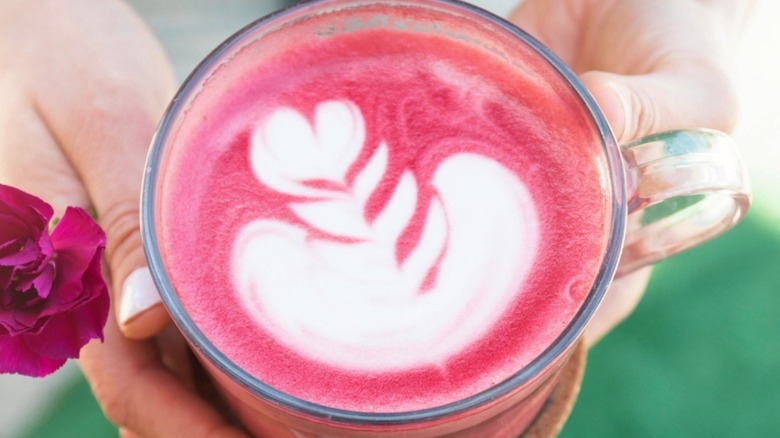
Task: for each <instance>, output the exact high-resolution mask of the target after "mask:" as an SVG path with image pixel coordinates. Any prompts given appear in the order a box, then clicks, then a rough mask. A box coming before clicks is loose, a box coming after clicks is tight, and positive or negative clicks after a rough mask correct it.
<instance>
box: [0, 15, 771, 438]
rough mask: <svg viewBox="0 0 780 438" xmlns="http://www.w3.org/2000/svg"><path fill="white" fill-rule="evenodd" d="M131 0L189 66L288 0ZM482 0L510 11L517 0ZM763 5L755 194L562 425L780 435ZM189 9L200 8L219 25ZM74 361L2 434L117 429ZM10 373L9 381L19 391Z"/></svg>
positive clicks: (744, 78)
mask: <svg viewBox="0 0 780 438" xmlns="http://www.w3.org/2000/svg"><path fill="white" fill-rule="evenodd" d="M131 3H133V4H134V5H135V6H136V7H137V8H138V9H139V11H140V12H141V13H142V14H143V15H145V17H146V18H147V19H148V20H149V22H150V24H151V25H152V27H154V28H155V31H156V32H157V33H158V34H159V35H160V37H161V39H162V41H163V44H164V45H165V46H166V49H168V51H169V52H170V53H171V56H172V59H173V61H174V64H175V66H176V69H177V73H178V75H179V77H180V78H183V77H184V75H186V73H187V72H188V71H189V70H190V69H191V68H192V66H194V64H195V62H197V60H198V59H200V58H201V57H202V56H203V55H204V54H205V53H206V52H207V51H208V49H209V48H211V47H213V46H214V45H216V43H217V42H219V41H220V40H222V39H223V38H224V37H226V36H227V35H229V34H230V33H231V32H232V31H233V30H235V29H237V28H239V27H240V26H241V25H243V24H245V22H246V21H247V20H248V17H252V16H260V15H262V14H263V13H264V12H265V11H267V10H269V9H273V8H276V7H278V6H279V4H280V3H281V0H280V1H276V2H275V1H271V0H268V1H262V2H255V3H252V2H248V1H243V0H225V1H224V2H212V1H209V0H167V1H165V2H157V1H154V0H131ZM475 3H481V4H482V5H483V6H486V7H488V8H489V9H492V10H494V11H495V12H497V13H499V14H505V13H506V12H507V11H508V10H509V7H510V6H511V5H512V4H514V3H515V1H514V0H495V1H491V0H482V1H477V2H475ZM163 4H165V5H166V6H164V7H163V6H161V5H163ZM247 5H250V6H247ZM163 8H167V9H165V10H163ZM250 9H251V10H250ZM758 9H759V10H758V11H757V13H756V17H755V21H756V23H755V24H754V25H753V26H752V28H751V29H750V31H749V32H748V35H747V36H746V42H745V44H744V47H743V50H742V55H741V58H740V59H741V60H742V64H744V65H743V66H742V70H741V72H740V73H741V76H740V84H741V86H742V90H743V91H744V93H743V94H744V96H743V97H744V101H745V109H744V114H745V115H744V118H743V121H742V122H741V123H740V126H739V127H738V130H737V132H736V133H735V137H736V138H737V140H738V142H739V143H740V144H741V145H743V150H744V151H745V153H746V156H747V158H748V161H749V164H750V167H751V174H752V175H753V179H754V185H755V189H756V190H755V192H756V199H755V207H754V209H753V211H752V212H751V213H750V214H749V215H748V217H747V219H746V220H745V221H743V222H742V223H741V224H740V225H739V226H737V227H736V228H735V229H734V230H732V231H731V232H729V233H727V234H726V235H724V236H722V237H720V238H718V239H716V240H714V241H712V242H710V243H707V244H705V245H703V246H701V247H699V248H696V249H694V250H691V251H689V252H687V253H685V254H682V255H679V256H677V257H674V258H673V259H671V260H669V261H666V262H663V263H661V264H659V265H658V267H657V268H656V270H655V271H654V274H653V278H652V280H651V284H650V287H649V289H648V291H647V293H646V295H645V297H644V298H643V301H642V302H641V303H640V305H639V307H638V308H637V310H636V311H635V312H634V314H633V315H632V316H631V317H630V318H629V319H628V320H627V321H626V322H625V323H623V324H622V325H620V326H619V327H618V328H617V329H616V330H614V331H613V332H612V333H610V334H609V335H608V336H607V337H606V338H605V339H604V340H603V341H602V342H600V343H599V344H597V345H596V346H595V347H594V348H593V349H592V350H591V351H590V352H589V356H588V364H587V368H586V373H585V379H584V383H583V387H582V392H581V394H580V397H579V400H578V402H577V404H576V406H575V408H574V411H573V413H572V415H571V418H570V420H569V422H568V423H567V425H566V426H565V428H564V430H563V432H562V436H563V437H656V436H657V437H669V436H674V437H676V436H685V437H689V436H691V437H709V436H717V437H721V436H739V437H774V436H780V395H779V394H780V378H779V376H778V374H780V176H779V175H780V111H778V110H777V109H776V108H775V105H776V102H778V101H780V86H778V85H777V84H776V82H777V81H776V78H777V77H778V75H780V65H779V64H778V61H776V59H777V53H778V51H777V46H778V40H780V27H778V26H776V24H774V20H773V19H772V18H771V17H776V16H780V2H773V1H772V0H760V1H759V6H758ZM184 11H190V13H192V11H200V14H199V15H201V16H207V17H209V21H208V23H209V25H208V27H203V26H204V21H203V20H204V19H202V18H201V19H200V21H198V20H197V19H195V18H192V17H190V18H187V14H186V13H185V12H184ZM203 11H206V12H205V13H203ZM171 17H176V18H175V19H171ZM182 17H184V18H182ZM68 373H69V374H68ZM64 374H67V375H66V376H65V377H63V378H60V379H59V380H60V383H57V384H56V385H53V386H56V388H53V389H51V390H50V391H48V393H47V394H46V396H45V397H43V399H42V400H43V401H42V402H41V403H40V404H39V405H38V406H37V407H35V408H34V409H32V410H30V409H29V408H26V409H27V410H28V411H31V412H26V415H27V416H28V417H29V418H26V419H25V421H17V422H15V423H21V424H22V425H23V426H22V431H21V432H20V431H19V429H18V428H19V425H18V424H17V425H16V426H15V428H14V429H13V432H10V433H11V434H7V433H4V432H5V430H6V429H4V426H6V425H5V424H2V420H0V438H7V437H12V438H27V437H35V438H48V437H85V438H89V437H96V438H98V437H99V438H105V437H113V436H117V430H116V429H115V428H114V427H113V426H112V425H111V424H109V423H108V422H107V421H106V420H105V418H104V417H103V415H102V413H101V411H100V409H99V408H98V407H97V405H96V404H95V401H94V398H93V397H92V395H91V393H90V391H89V388H88V386H87V384H86V382H85V381H84V379H83V377H81V375H80V374H78V372H77V371H75V368H73V367H71V368H70V371H67V370H66V372H65V373H64ZM53 380H57V379H56V378H55V379H53ZM3 382H4V381H3V380H2V379H0V392H2V391H6V392H7V391H20V389H19V388H20V384H16V385H15V386H9V385H8V384H4V383H3ZM17 383H18V382H17ZM31 383H32V382H31ZM36 384H37V383H36ZM24 385H25V383H22V384H21V387H22V388H24ZM7 387H11V388H12V389H11V390H8V389H6V388H7ZM30 387H32V384H30ZM22 390H23V389H22ZM0 395H2V396H3V397H0V400H2V401H3V406H2V407H0V414H2V411H3V410H6V411H8V410H10V409H12V408H13V407H14V406H12V403H10V402H9V401H13V400H14V394H8V393H5V394H3V393H0ZM22 395H24V394H22V393H19V396H20V398H19V400H20V403H21V399H22V398H23V397H21V396H22ZM28 405H29V401H25V406H28ZM0 418H3V417H2V415H0ZM24 425H26V426H24Z"/></svg>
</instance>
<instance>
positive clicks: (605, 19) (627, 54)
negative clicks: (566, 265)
mask: <svg viewBox="0 0 780 438" xmlns="http://www.w3.org/2000/svg"><path fill="white" fill-rule="evenodd" d="M751 6H752V1H750V0H744V1H740V0H710V1H702V0H655V1H646V0H526V1H525V2H524V3H523V4H521V5H520V6H519V7H518V8H517V9H516V10H515V11H514V12H513V13H512V14H511V18H510V20H511V21H512V22H514V23H515V24H517V25H518V26H520V27H521V28H523V29H524V30H526V31H528V32H529V33H530V34H531V35H533V36H534V37H536V38H537V39H539V40H540V41H541V42H542V43H544V44H545V45H547V46H548V47H549V48H550V49H552V51H553V52H554V53H555V54H556V55H558V56H559V57H560V58H562V59H563V61H564V62H565V63H567V64H568V65H569V66H570V67H571V68H572V69H573V70H574V71H575V73H577V74H578V75H579V76H580V78H581V79H582V81H583V83H584V84H585V86H586V87H587V88H588V89H589V91H590V92H591V94H592V95H593V97H594V98H595V99H596V101H597V102H598V104H599V106H600V107H601V109H602V111H603V112H604V115H605V116H606V117H607V120H608V121H609V122H610V125H611V127H612V130H613V132H614V133H615V136H616V138H617V140H618V142H619V143H621V144H624V143H627V142H629V141H632V140H636V139H638V138H640V137H643V136H646V135H648V134H652V133H657V132H661V131H666V130H671V129H679V128H692V127H704V128H714V129H718V130H721V131H724V132H730V131H731V130H732V129H733V128H734V125H735V123H736V120H737V116H738V99H737V94H736V90H735V86H734V82H733V81H732V79H731V75H732V72H731V70H732V66H733V65H734V58H735V55H736V44H737V42H738V39H739V38H738V37H739V34H740V32H741V30H742V28H743V27H744V24H745V20H746V18H747V16H748V15H749V12H750V9H751ZM649 275H650V270H649V269H643V270H640V271H638V272H635V273H633V274H630V275H626V276H624V277H621V278H619V279H616V280H615V281H614V282H613V284H612V286H611V288H610V290H609V291H608V293H607V295H606V297H605V299H604V301H603V303H602V305H601V307H600V308H599V309H598V311H597V312H596V314H595V315H594V318H593V320H592V321H591V323H590V324H589V326H588V327H587V328H586V332H585V341H586V343H588V344H592V343H594V342H596V341H597V340H598V339H600V338H601V337H602V336H603V335H604V334H606V333H607V332H609V331H610V330H611V329H612V328H613V327H614V326H615V325H617V324H618V323H619V322H620V321H622V320H623V319H625V318H626V317H627V316H628V315H629V314H630V313H631V312H632V311H633V309H634V308H635V307H636V305H637V303H638V302H639V300H640V298H641V296H642V294H643V292H644V290H645V288H646V287H647V282H648V279H649Z"/></svg>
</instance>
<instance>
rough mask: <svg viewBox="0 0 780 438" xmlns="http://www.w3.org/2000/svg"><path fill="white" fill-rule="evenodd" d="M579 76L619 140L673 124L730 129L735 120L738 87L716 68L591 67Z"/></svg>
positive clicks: (638, 136)
mask: <svg viewBox="0 0 780 438" xmlns="http://www.w3.org/2000/svg"><path fill="white" fill-rule="evenodd" d="M580 78H581V80H582V82H583V84H584V85H585V87H586V88H587V89H588V90H589V91H590V92H591V94H592V95H593V97H594V99H595V100H596V102H597V103H598V105H599V107H600V108H601V110H602V111H603V113H604V115H605V116H606V118H607V121H609V123H610V125H611V127H612V131H613V132H614V134H615V137H616V139H617V141H618V142H619V143H621V144H624V143H627V142H630V141H633V140H636V139H638V138H640V137H644V136H647V135H650V134H655V133H658V132H663V131H668V130H672V129H685V128H712V129H718V130H721V131H724V132H730V131H731V130H732V129H733V128H734V125H735V124H736V119H737V114H738V106H739V105H738V99H737V95H736V91H735V90H734V88H733V85H732V81H731V80H730V79H729V78H728V76H727V74H726V73H725V72H724V71H722V70H720V69H718V68H710V67H704V66H691V65H687V66H684V65H679V66H675V67H674V68H669V69H664V70H659V71H655V72H651V73H648V74H643V75H633V76H624V75H618V74H614V73H606V72H600V71H591V72H587V73H584V74H582V75H581V76H580Z"/></svg>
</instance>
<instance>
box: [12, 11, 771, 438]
mask: <svg viewBox="0 0 780 438" xmlns="http://www.w3.org/2000/svg"><path fill="white" fill-rule="evenodd" d="M132 3H134V4H136V6H137V7H138V9H139V10H140V11H141V12H142V13H143V14H144V15H145V16H147V18H148V21H149V23H150V24H151V25H152V27H153V28H154V29H155V31H156V32H158V34H159V35H160V37H161V39H162V40H163V43H164V45H165V46H166V49H167V50H168V51H169V53H171V56H172V59H173V61H174V63H175V66H176V71H177V76H178V77H179V78H183V77H184V76H185V75H186V73H187V72H188V71H189V70H190V69H191V68H192V67H194V65H195V64H196V63H197V61H198V60H199V59H200V58H201V57H202V56H204V55H205V54H206V53H208V51H209V50H210V49H211V48H213V46H215V45H216V44H217V43H218V42H219V41H221V40H222V39H224V38H225V37H227V36H228V35H229V34H230V33H232V31H233V30H235V29H238V28H239V27H240V26H242V25H243V24H245V23H246V22H248V21H249V20H250V19H251V17H256V16H259V15H261V14H262V11H263V10H268V9H270V8H274V7H276V6H277V5H278V4H279V3H280V1H269V0H255V1H251V0H220V1H219V2H216V1H212V0H166V1H160V0H134V1H132ZM475 3H479V4H482V5H483V7H487V8H489V9H491V10H493V11H496V12H497V13H500V14H503V13H505V12H506V11H508V10H509V8H510V7H511V5H512V4H513V3H514V1H513V0H500V1H498V0H482V1H479V2H475ZM205 17H208V19H209V21H206V18H205ZM777 17H780V2H777V1H775V0H759V2H758V7H757V11H756V14H755V16H754V19H753V23H752V25H751V27H750V29H749V31H748V33H747V35H746V37H745V43H744V45H743V49H742V53H741V56H740V58H739V59H740V66H739V67H740V76H739V85H740V88H741V91H742V100H743V117H742V121H741V123H740V125H739V127H738V129H737V131H736V132H735V139H736V140H737V142H738V144H739V145H740V146H741V147H742V149H743V151H744V154H745V156H746V158H747V159H748V163H749V167H750V171H751V175H752V177H753V182H754V189H755V194H756V196H755V209H754V211H753V213H752V214H755V215H757V216H760V217H763V218H766V220H768V221H771V222H773V223H774V224H778V223H780V106H778V102H780V80H778V79H777V78H780V58H778V53H780V50H779V49H780V26H778V25H777V24H776V19H777ZM713 104H717V102H713ZM77 372H78V371H77V370H76V369H75V367H74V366H73V364H70V365H69V366H67V367H66V369H64V370H63V371H61V372H58V373H56V374H55V375H54V376H51V377H49V378H47V379H44V380H40V379H29V378H24V377H19V376H5V375H0V405H2V406H3V408H2V409H0V438H8V437H13V436H15V435H16V431H18V430H20V427H23V426H24V425H25V424H28V423H29V422H31V421H35V417H34V413H35V412H38V411H42V410H44V409H45V406H46V403H47V401H48V400H51V398H52V397H54V396H55V395H56V394H57V393H58V391H60V390H61V388H62V387H63V384H64V383H67V382H69V381H70V380H71V379H72V378H73V376H74V375H76V373H77Z"/></svg>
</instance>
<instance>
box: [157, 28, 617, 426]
mask: <svg viewBox="0 0 780 438" xmlns="http://www.w3.org/2000/svg"><path fill="white" fill-rule="evenodd" d="M393 20H395V18H394V19H393ZM399 20H400V19H399ZM406 25H409V24H408V23H403V25H399V24H398V22H394V21H392V20H391V21H390V22H381V23H379V24H378V25H377V26H376V28H374V29H368V30H366V29H363V30H361V31H360V32H331V31H333V29H331V28H328V27H327V26H321V27H319V29H320V37H319V38H318V39H317V40H316V41H315V42H313V43H307V44H291V43H290V41H294V40H293V39H290V41H287V40H284V39H279V40H278V41H276V40H274V39H273V37H271V38H270V39H269V41H271V42H269V43H266V45H265V46H263V45H261V44H257V46H258V47H254V46H249V47H248V48H246V49H244V50H243V51H241V52H239V53H238V54H237V55H235V56H234V57H233V59H232V60H231V61H230V62H228V63H227V64H225V65H223V66H222V67H220V68H218V69H216V70H215V73H214V74H213V76H212V77H211V78H210V80H209V81H207V82H206V84H205V86H204V87H203V89H202V90H201V91H200V94H199V95H198V96H197V97H196V98H195V99H194V101H193V103H192V105H191V107H190V108H189V109H188V111H187V113H186V115H185V119H184V122H183V123H182V124H181V125H179V127H178V130H177V131H176V132H175V133H174V134H173V137H172V142H173V143H172V146H171V149H170V151H171V152H169V153H170V155H169V156H168V160H169V163H173V164H169V165H171V166H172V167H171V168H170V169H169V170H168V171H167V173H165V174H164V179H163V180H162V181H161V187H163V191H162V192H161V198H160V201H159V205H160V208H161V216H160V218H161V219H160V221H161V231H160V240H161V242H162V254H163V259H164V263H165V265H166V269H167V270H168V273H169V276H170V279H171V282H172V284H173V285H174V287H175V289H176V292H177V294H178V295H179V297H180V299H181V301H182V303H183V306H184V308H185V310H186V311H187V312H188V313H189V314H190V316H191V317H192V319H193V320H194V321H195V322H196V324H197V325H198V327H199V328H200V330H201V331H202V332H203V333H204V334H205V335H206V336H207V337H208V338H209V339H210V340H211V341H212V342H213V343H214V344H215V345H216V346H217V347H218V348H219V349H220V350H221V351H222V352H223V353H224V354H225V355H226V356H227V357H228V358H230V359H231V360H232V361H233V362H235V363H236V364H237V365H239V366H241V367H243V368H244V369H246V370H247V371H248V372H250V373H251V374H252V375H254V376H256V377H257V378H258V379H260V380H261V381H263V382H265V383H267V384H268V385H270V386H272V387H274V388H276V389H278V390H280V391H283V392H285V393H288V394H290V395H293V396H295V397H298V398H301V399H303V400H307V401H310V402H314V403H317V404H321V405H325V406H330V407H335V408H341V409H347V410H356V411H362V412H403V411H411V410H419V409H426V408H431V407H436V406H440V405H443V404H446V403H451V402H455V401H457V400H461V399H463V398H466V397H468V396H470V395H473V394H475V393H478V392H480V391H483V390H485V389H487V388H489V387H490V386H492V385H494V384H496V383H498V382H501V381H503V380H505V379H507V378H508V377H509V376H511V375H512V374H514V373H516V372H517V371H518V370H520V369H521V368H522V367H524V366H526V365H527V364H528V363H529V362H531V361H532V360H533V359H534V358H536V357H537V356H538V355H539V354H540V353H542V352H543V351H544V350H545V349H546V348H547V347H548V346H549V345H551V344H552V343H553V341H554V340H555V339H556V338H557V337H558V336H559V335H561V333H562V332H563V330H564V329H565V328H566V326H567V325H568V324H569V322H570V321H571V320H572V318H573V317H574V315H575V314H576V313H577V311H578V310H579V308H580V306H581V305H582V302H583V300H584V299H585V297H586V295H587V294H588V292H589V288H590V285H591V283H592V280H593V278H594V277H595V275H596V272H597V270H598V267H599V265H600V263H601V258H602V252H603V245H604V241H605V236H604V234H605V222H606V221H607V220H606V219H605V217H606V215H607V210H606V209H607V207H606V199H607V198H606V195H605V194H604V191H605V188H604V187H603V186H602V184H603V180H604V176H603V175H602V172H603V171H602V164H601V161H599V160H600V158H598V157H599V156H600V155H599V154H600V152H599V149H598V148H599V147H600V146H599V144H600V143H599V141H598V138H599V137H598V134H597V132H596V131H595V129H594V127H593V126H592V122H591V121H590V120H591V119H590V116H589V114H588V113H587V111H586V109H584V107H583V105H582V104H581V103H580V102H579V100H578V99H576V98H575V97H574V96H573V94H574V93H573V92H572V91H571V90H570V89H569V88H568V86H567V84H566V83H565V82H564V81H563V80H562V79H559V78H558V77H557V76H556V73H554V72H553V71H552V70H550V68H549V67H546V66H545V65H544V64H542V62H541V61H539V60H538V59H535V58H534V59H531V58H529V61H528V64H527V65H525V66H524V67H522V69H520V68H519V67H517V65H516V64H517V63H516V62H510V61H508V60H507V57H506V56H503V55H501V54H499V53H498V52H497V51H496V50H492V49H491V47H490V46H489V45H486V46H483V45H480V44H475V43H473V42H470V41H466V40H463V39H458V38H451V37H450V36H447V35H444V34H437V33H435V32H433V33H425V32H420V33H409V32H402V31H399V30H398V29H399V28H401V27H404V26H406ZM313 26H314V27H317V23H316V19H315V21H314V23H313ZM461 40H462V41H461ZM517 50H518V51H519V53H514V54H511V56H512V57H513V58H517V57H523V56H528V57H530V56H531V55H530V52H529V53H525V52H523V50H524V49H522V48H518V49H517ZM525 50H527V49H525Z"/></svg>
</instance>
